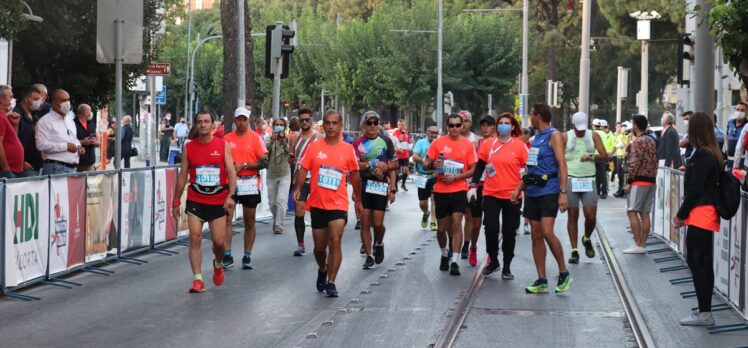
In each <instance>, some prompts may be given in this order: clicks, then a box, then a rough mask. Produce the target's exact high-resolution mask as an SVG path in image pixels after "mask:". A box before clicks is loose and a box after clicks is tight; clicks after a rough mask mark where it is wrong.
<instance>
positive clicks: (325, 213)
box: [310, 208, 348, 229]
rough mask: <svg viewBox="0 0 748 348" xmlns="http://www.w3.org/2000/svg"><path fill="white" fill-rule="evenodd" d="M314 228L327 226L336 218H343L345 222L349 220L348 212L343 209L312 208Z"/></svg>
mask: <svg viewBox="0 0 748 348" xmlns="http://www.w3.org/2000/svg"><path fill="white" fill-rule="evenodd" d="M310 215H311V216H312V228H313V229H320V228H326V227H327V224H329V223H330V222H332V221H335V220H343V223H344V224H345V223H347V222H348V212H347V211H343V210H323V209H318V208H312V211H311V214H310Z"/></svg>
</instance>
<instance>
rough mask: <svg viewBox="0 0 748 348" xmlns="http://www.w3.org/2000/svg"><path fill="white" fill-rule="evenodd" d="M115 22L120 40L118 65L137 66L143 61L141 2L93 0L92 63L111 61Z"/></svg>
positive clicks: (130, 0)
mask: <svg viewBox="0 0 748 348" xmlns="http://www.w3.org/2000/svg"><path fill="white" fill-rule="evenodd" d="M117 22H119V27H120V29H119V31H120V38H121V40H122V42H121V49H120V53H121V55H120V58H121V59H122V64H140V63H141V62H142V61H143V0H138V1H136V0H97V2H96V61H97V62H99V63H102V64H112V63H114V62H115V61H114V60H115V58H116V48H115V44H116V43H117V29H116V27H117V26H118V25H117V24H116V23H117Z"/></svg>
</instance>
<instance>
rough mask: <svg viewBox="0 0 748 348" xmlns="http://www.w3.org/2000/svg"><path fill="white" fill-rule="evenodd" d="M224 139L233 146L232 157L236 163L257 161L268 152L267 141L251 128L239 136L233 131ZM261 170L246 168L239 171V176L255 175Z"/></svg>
mask: <svg viewBox="0 0 748 348" xmlns="http://www.w3.org/2000/svg"><path fill="white" fill-rule="evenodd" d="M223 140H224V141H225V142H227V143H229V146H230V147H231V158H232V159H233V160H234V163H239V165H241V164H242V163H245V162H246V163H255V162H257V161H259V160H260V157H262V156H263V155H266V154H267V153H268V149H267V147H265V142H264V141H262V138H261V137H260V136H259V135H258V134H257V133H256V132H253V131H251V130H247V132H246V133H245V134H244V135H242V136H239V135H238V134H236V132H231V133H229V134H226V135H225V136H224V137H223ZM257 173H259V170H257V169H244V170H241V171H239V172H238V173H237V175H238V176H253V175H257Z"/></svg>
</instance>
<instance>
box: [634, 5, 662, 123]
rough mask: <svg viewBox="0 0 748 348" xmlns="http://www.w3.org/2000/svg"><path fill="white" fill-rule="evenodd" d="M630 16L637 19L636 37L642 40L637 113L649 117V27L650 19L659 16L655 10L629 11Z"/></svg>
mask: <svg viewBox="0 0 748 348" xmlns="http://www.w3.org/2000/svg"><path fill="white" fill-rule="evenodd" d="M630 16H631V18H635V19H637V21H638V22H636V39H637V40H639V41H641V42H642V68H641V89H640V91H639V98H638V100H637V101H638V102H639V114H641V115H644V117H649V115H648V113H649V40H650V30H649V29H650V25H651V20H652V19H657V18H660V17H661V16H660V14H659V13H657V11H649V12H641V11H636V12H634V13H631V14H630Z"/></svg>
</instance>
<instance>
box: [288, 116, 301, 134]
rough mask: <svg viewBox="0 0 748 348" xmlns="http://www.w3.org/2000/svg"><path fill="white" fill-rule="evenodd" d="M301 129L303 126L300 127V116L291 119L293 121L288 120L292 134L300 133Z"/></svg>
mask: <svg viewBox="0 0 748 348" xmlns="http://www.w3.org/2000/svg"><path fill="white" fill-rule="evenodd" d="M300 129H301V125H299V116H294V117H291V119H289V120H288V130H289V131H290V132H291V133H298V132H299V130H300Z"/></svg>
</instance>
